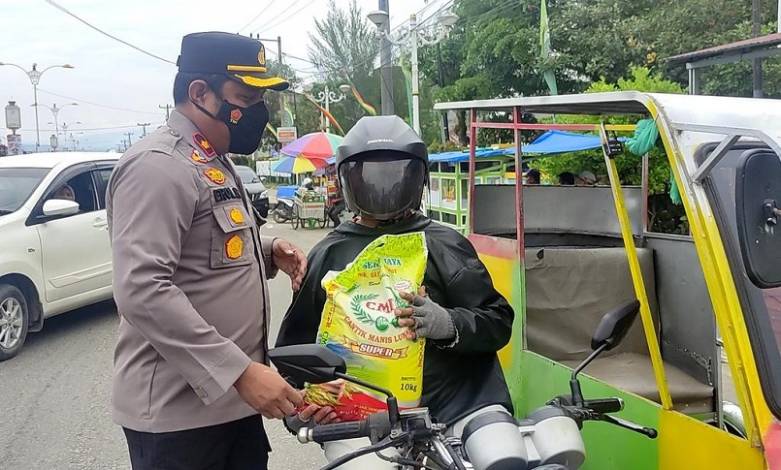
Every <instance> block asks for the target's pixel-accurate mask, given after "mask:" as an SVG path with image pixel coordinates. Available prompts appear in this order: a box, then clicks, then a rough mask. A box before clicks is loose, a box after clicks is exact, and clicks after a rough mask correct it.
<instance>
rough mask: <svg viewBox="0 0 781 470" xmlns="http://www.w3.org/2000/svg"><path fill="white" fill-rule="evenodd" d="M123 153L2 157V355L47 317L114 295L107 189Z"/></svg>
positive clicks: (14, 351)
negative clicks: (112, 289) (112, 288)
mask: <svg viewBox="0 0 781 470" xmlns="http://www.w3.org/2000/svg"><path fill="white" fill-rule="evenodd" d="M119 157H120V154H118V153H91V152H89V153H88V152H72V153H70V152H69V153H65V152H63V153H40V154H30V155H18V156H12V157H2V158H0V246H2V250H0V361H3V360H6V359H9V358H11V357H13V356H14V355H16V354H17V353H18V352H19V350H20V349H21V347H22V345H23V344H24V340H25V338H26V336H27V333H28V332H34V331H39V330H40V329H41V328H42V327H43V321H44V319H46V318H49V317H51V316H54V315H57V314H59V313H63V312H67V311H69V310H73V309H75V308H78V307H82V306H85V305H89V304H92V303H95V302H99V301H102V300H106V299H109V298H111V295H112V291H111V246H110V243H109V236H108V222H107V220H106V204H105V194H106V187H107V185H108V180H109V177H110V176H111V171H112V170H113V168H114V165H115V164H116V162H117V160H118V159H119Z"/></svg>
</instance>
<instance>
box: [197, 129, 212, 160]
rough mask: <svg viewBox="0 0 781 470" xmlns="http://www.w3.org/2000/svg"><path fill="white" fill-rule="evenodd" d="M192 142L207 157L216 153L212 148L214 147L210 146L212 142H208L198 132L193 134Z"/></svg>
mask: <svg viewBox="0 0 781 470" xmlns="http://www.w3.org/2000/svg"><path fill="white" fill-rule="evenodd" d="M193 142H194V143H195V145H197V146H198V148H199V149H201V150H202V151H203V154H204V155H206V156H207V157H208V158H212V157H213V156H215V155H217V152H216V151H215V150H214V147H212V144H210V143H209V141H208V140H206V137H204V136H203V134H201V133H200V132H196V133H195V134H193Z"/></svg>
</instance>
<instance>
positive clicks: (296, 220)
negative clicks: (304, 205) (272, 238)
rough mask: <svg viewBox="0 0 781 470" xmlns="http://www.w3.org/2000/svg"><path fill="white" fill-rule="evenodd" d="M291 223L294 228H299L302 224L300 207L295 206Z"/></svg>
mask: <svg viewBox="0 0 781 470" xmlns="http://www.w3.org/2000/svg"><path fill="white" fill-rule="evenodd" d="M290 224H291V225H292V226H293V230H298V226H299V225H300V224H302V222H301V219H299V218H298V208H297V207H296V206H293V214H292V215H291V216H290Z"/></svg>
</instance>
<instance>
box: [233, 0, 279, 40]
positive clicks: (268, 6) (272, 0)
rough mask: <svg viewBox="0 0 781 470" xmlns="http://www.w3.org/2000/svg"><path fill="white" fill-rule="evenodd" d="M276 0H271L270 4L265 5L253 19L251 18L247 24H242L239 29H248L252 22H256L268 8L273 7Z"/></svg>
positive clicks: (240, 30)
mask: <svg viewBox="0 0 781 470" xmlns="http://www.w3.org/2000/svg"><path fill="white" fill-rule="evenodd" d="M275 1H276V0H271V2H270V3H269V4H268V5H266V6H265V7H264V8H263V9H262V10H260V11H259V12H258V14H257V15H255V16H253V17H252V19H251V20H249V21H248V22H247V24H245V25H244V26H242V27H241V28H240V29H239V32H242V31H244V30H245V29H247V27H248V26H250V25H251V24H252V23H254V22H255V20H257V19H258V18H260V15H262V14H263V13H266V12H267V11H268V10H270V9H271V6H272V5H273V4H274V2H275Z"/></svg>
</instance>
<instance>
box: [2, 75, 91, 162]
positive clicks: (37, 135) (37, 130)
mask: <svg viewBox="0 0 781 470" xmlns="http://www.w3.org/2000/svg"><path fill="white" fill-rule="evenodd" d="M2 65H10V66H11V67H16V68H18V69H19V70H21V71H22V72H24V73H25V74H26V75H27V78H29V79H30V83H32V85H33V98H34V100H35V102H34V103H33V106H35V151H36V152H37V151H38V149H39V148H40V146H41V129H40V126H39V124H38V84H39V83H40V82H41V76H42V75H43V74H44V73H46V71H47V70H51V69H56V68H62V69H72V68H75V67H73V66H72V65H70V64H64V65H50V66H48V67H46V68H45V69H43V70H38V64H33V68H32V70H26V69H25V68H24V67H22V66H21V65H16V64H9V63H7V62H0V66H2Z"/></svg>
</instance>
